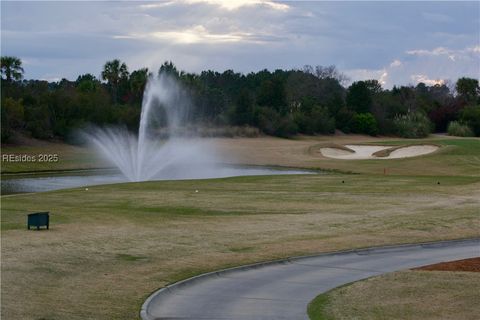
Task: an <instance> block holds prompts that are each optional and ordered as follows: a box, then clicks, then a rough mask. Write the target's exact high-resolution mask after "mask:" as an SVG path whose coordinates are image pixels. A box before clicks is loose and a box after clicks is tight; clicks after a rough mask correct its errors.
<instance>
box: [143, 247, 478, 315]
mask: <svg viewBox="0 0 480 320" xmlns="http://www.w3.org/2000/svg"><path fill="white" fill-rule="evenodd" d="M478 256H480V239H470V240H459V241H444V242H432V243H424V244H413V245H400V246H389V247H376V248H369V249H361V250H351V251H343V252H336V253H329V254H322V255H317V256H311V257H300V258H291V259H287V260H284V261H276V262H271V263H264V264H257V265H251V266H245V267H239V268H233V269H227V270H223V271H218V272H212V273H208V274H204V275H201V276H198V277H194V278H192V279H188V280H185V281H182V282H179V283H176V284H173V285H171V286H168V287H165V288H163V289H160V290H158V291H157V292H155V293H154V294H152V295H151V296H150V297H149V298H148V299H147V301H145V303H144V305H143V307H142V311H141V316H142V318H143V319H144V320H152V319H158V320H160V319H164V320H167V319H172V320H173V319H185V320H187V319H188V320H191V319H211V320H216V319H228V320H274V319H275V320H281V319H288V320H296V319H298V320H305V319H308V316H307V314H306V310H307V305H308V303H309V302H310V301H311V300H312V299H313V298H315V297H316V296H317V295H318V294H320V293H322V292H325V291H328V290H330V289H332V288H335V287H338V286H340V285H343V284H345V283H349V282H352V281H356V280H360V279H364V278H367V277H371V276H376V275H380V274H383V273H387V272H392V271H396V270H400V269H408V268H413V267H419V266H423V265H428V264H433V263H438V262H442V261H450V260H458V259H466V258H472V257H478Z"/></svg>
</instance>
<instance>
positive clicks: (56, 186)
mask: <svg viewBox="0 0 480 320" xmlns="http://www.w3.org/2000/svg"><path fill="white" fill-rule="evenodd" d="M314 173H318V172H315V171H308V170H299V169H298V170H295V169H280V168H269V167H245V166H224V167H216V168H215V169H213V168H212V169H210V170H201V171H199V170H195V171H194V170H192V171H189V170H188V169H185V168H182V169H181V170H170V171H168V172H163V173H162V174H161V175H160V176H158V177H155V178H154V179H152V180H185V179H212V178H225V177H238V176H257V175H278V174H314ZM123 182H129V181H128V180H127V179H126V178H125V177H124V176H123V175H122V174H121V173H119V172H117V171H116V170H89V171H75V172H63V173H48V174H25V175H5V176H2V180H1V194H2V195H7V194H16V193H28V192H43V191H51V190H60V189H67V188H78V187H86V186H94V185H102V184H111V183H123Z"/></svg>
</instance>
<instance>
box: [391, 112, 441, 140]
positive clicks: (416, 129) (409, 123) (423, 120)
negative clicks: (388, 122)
mask: <svg viewBox="0 0 480 320" xmlns="http://www.w3.org/2000/svg"><path fill="white" fill-rule="evenodd" d="M393 126H394V127H395V132H396V134H397V135H399V136H400V137H403V138H424V137H427V136H428V135H429V134H430V132H432V123H431V122H430V120H429V119H428V118H427V116H425V115H424V114H422V113H420V112H411V113H407V114H404V115H397V116H395V118H394V119H393Z"/></svg>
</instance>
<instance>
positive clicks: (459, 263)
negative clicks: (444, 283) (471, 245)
mask: <svg viewBox="0 0 480 320" xmlns="http://www.w3.org/2000/svg"><path fill="white" fill-rule="evenodd" d="M412 270H424V271H465V272H480V257H478V258H471V259H463V260H456V261H448V262H441V263H436V264H432V265H429V266H424V267H420V268H415V269H412Z"/></svg>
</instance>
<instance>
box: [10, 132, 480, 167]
mask: <svg viewBox="0 0 480 320" xmlns="http://www.w3.org/2000/svg"><path fill="white" fill-rule="evenodd" d="M205 140H206V141H209V142H210V143H212V144H214V145H215V149H216V151H217V153H218V155H219V157H218V161H219V162H222V163H231V164H252V165H267V166H287V167H299V168H318V169H326V170H336V171H341V172H355V173H367V174H383V172H384V170H386V172H387V173H388V174H390V175H431V176H472V175H473V176H480V139H479V138H462V139H458V138H448V137H432V138H430V139H416V140H415V139H398V138H385V137H383V138H375V137H367V136H355V135H348V136H319V137H298V138H297V139H280V138H273V137H261V138H234V139H230V138H211V139H205ZM349 143H350V144H352V143H353V144H381V145H411V144H435V145H438V146H440V149H439V150H438V151H436V152H435V153H434V154H430V155H425V156H420V157H414V158H406V159H378V160H377V159H375V160H338V159H330V158H325V157H323V156H322V154H321V153H320V151H319V148H320V147H321V146H323V145H329V144H330V145H331V144H336V145H344V144H349ZM5 154H6V155H10V154H13V155H37V156H38V155H40V154H57V155H58V159H59V160H58V161H56V162H38V161H37V162H7V161H2V167H1V169H2V171H1V172H2V174H3V173H19V172H40V171H62V170H74V169H89V168H98V167H105V166H106V164H105V163H103V162H101V161H100V160H99V159H98V158H97V157H95V155H94V154H93V153H92V151H90V150H88V149H86V148H81V147H73V146H69V145H65V144H58V143H57V144H54V143H44V144H43V145H35V146H22V147H8V146H7V147H3V148H2V155H5Z"/></svg>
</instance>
